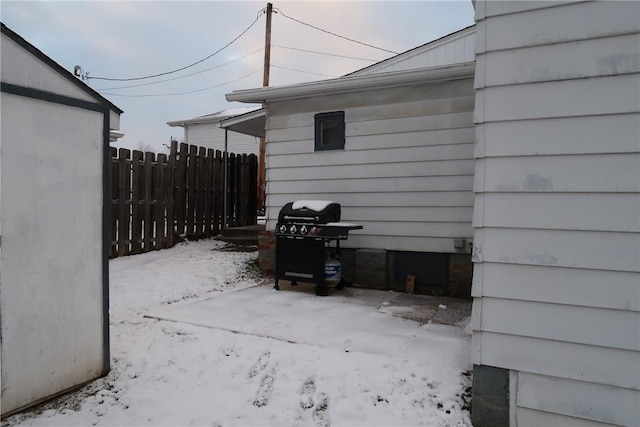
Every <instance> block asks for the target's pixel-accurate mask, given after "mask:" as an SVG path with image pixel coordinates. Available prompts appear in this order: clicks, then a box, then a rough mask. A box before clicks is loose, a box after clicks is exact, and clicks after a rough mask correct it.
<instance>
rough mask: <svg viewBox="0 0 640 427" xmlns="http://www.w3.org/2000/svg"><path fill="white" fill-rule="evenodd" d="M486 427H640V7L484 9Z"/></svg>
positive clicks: (478, 267)
mask: <svg viewBox="0 0 640 427" xmlns="http://www.w3.org/2000/svg"><path fill="white" fill-rule="evenodd" d="M475 12H476V21H477V39H476V55H477V56H476V76H475V89H476V102H475V112H474V122H475V123H476V142H477V144H476V147H475V154H474V155H475V158H476V172H475V182H474V192H475V208H474V219H473V224H474V228H475V232H474V235H475V237H474V255H473V257H474V264H475V269H474V273H473V291H472V292H473V297H474V300H473V316H472V325H473V341H472V348H473V350H472V361H473V363H474V385H473V391H474V397H473V413H472V421H473V424H474V426H475V427H486V426H491V427H502V426H518V427H534V426H535V427H540V426H581V427H586V426H589V427H595V426H627V427H632V426H634V427H637V426H639V425H640V3H639V2H637V1H634V2H626V1H620V2H609V1H594V2H582V1H572V2H556V1H553V2H537V1H531V2H525V1H519V2H496V1H486V2H484V1H477V2H475Z"/></svg>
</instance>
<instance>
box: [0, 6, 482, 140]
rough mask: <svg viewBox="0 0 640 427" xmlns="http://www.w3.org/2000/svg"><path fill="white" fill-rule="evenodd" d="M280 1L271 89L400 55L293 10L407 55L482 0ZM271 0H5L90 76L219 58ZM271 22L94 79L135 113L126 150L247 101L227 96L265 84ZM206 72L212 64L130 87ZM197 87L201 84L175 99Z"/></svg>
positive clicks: (39, 43)
mask: <svg viewBox="0 0 640 427" xmlns="http://www.w3.org/2000/svg"><path fill="white" fill-rule="evenodd" d="M272 3H273V7H274V9H275V10H276V11H280V12H282V13H280V14H278V13H276V14H274V15H273V22H272V40H271V42H272V44H273V45H275V46H278V47H273V48H272V53H271V63H272V65H273V68H272V69H271V79H270V85H271V86H278V85H286V84H293V83H300V82H305V81H313V80H322V79H327V78H331V77H338V76H340V75H344V74H346V73H349V72H351V71H354V70H357V69H359V68H363V67H366V66H368V65H371V64H373V63H374V62H376V61H379V60H382V59H386V58H388V57H390V56H393V54H390V53H388V52H384V51H381V50H376V49H373V48H370V47H366V46H362V45H359V44H356V43H352V42H349V41H346V40H343V39H340V38H338V37H335V36H332V35H329V34H326V33H323V32H321V31H318V30H315V29H313V28H310V27H308V26H305V25H302V24H300V23H298V22H295V21H293V20H291V19H287V18H286V17H285V16H283V14H284V15H287V16H289V17H291V18H295V19H297V20H300V21H303V22H306V23H308V24H311V25H314V26H316V27H320V28H322V29H324V30H327V31H331V32H334V33H336V34H339V35H342V36H346V37H349V38H352V39H355V40H358V41H362V42H365V43H368V44H371V45H375V46H378V47H381V48H384V49H387V50H390V51H394V52H404V51H406V50H409V49H412V48H414V47H416V46H419V45H421V44H424V43H427V42H429V41H431V40H434V39H437V38H439V37H442V36H444V35H446V34H449V33H452V32H454V31H457V30H459V29H462V28H464V27H467V26H469V25H472V24H473V5H472V3H471V0H459V1H453V0H449V1H413V2H406V1H350V2H347V1H314V2H303V1H272ZM266 4H267V2H266V1H264V2H255V1H232V2H230V1H198V2H175V1H127V2H121V1H102V2H98V1H72V2H60V1H45V2H30V1H29V2H27V1H6V0H2V1H1V2H0V19H1V20H2V22H3V23H4V24H5V25H7V26H8V27H9V28H11V29H12V30H13V31H15V32H17V33H18V34H20V35H21V36H22V37H23V38H25V39H26V40H27V41H29V42H30V43H32V44H33V45H35V46H36V47H37V48H38V49H40V50H41V51H42V52H44V53H45V54H46V55H48V56H50V57H51V58H53V59H54V60H55V61H56V62H58V63H59V64H60V65H62V66H63V67H64V68H66V69H67V70H69V71H73V68H74V66H75V65H80V66H81V67H82V69H83V70H84V71H85V72H87V73H89V77H109V78H132V77H140V76H147V75H151V74H157V73H162V72H166V71H170V70H173V69H176V68H180V67H183V66H185V65H189V64H191V63H193V62H195V61H198V60H200V59H202V58H204V57H206V56H208V55H210V54H211V53H213V52H215V51H217V50H218V49H220V48H222V47H224V46H225V45H226V44H227V43H229V42H230V41H232V40H233V39H234V38H235V37H237V36H238V35H239V34H240V33H241V32H242V31H244V30H245V29H246V28H247V27H249V25H250V24H251V23H252V22H253V21H254V20H255V19H256V17H257V16H258V15H259V12H260V11H261V10H262V9H264V8H265V7H266ZM265 24H266V19H265V15H264V14H261V15H260V16H259V18H258V20H257V22H256V23H255V24H254V25H253V27H251V29H249V30H248V31H247V32H246V33H245V34H244V35H243V36H242V37H240V38H239V39H238V40H237V41H236V42H235V43H233V44H232V45H231V46H229V47H227V48H226V49H224V50H222V51H221V52H220V53H218V54H217V55H215V56H213V57H211V58H210V59H207V60H206V61H203V62H202V63H200V64H198V65H196V66H194V67H192V68H189V69H187V70H184V71H182V72H179V73H175V74H170V75H166V76H163V77H159V78H154V79H149V80H142V81H130V82H113V81H103V80H98V79H91V80H88V84H89V85H90V86H91V87H92V88H94V89H96V90H98V91H99V92H101V93H102V94H103V95H104V96H105V97H106V98H107V99H109V100H110V101H112V102H113V103H114V104H116V105H117V106H119V107H120V108H122V109H123V110H124V114H123V116H122V120H121V131H122V132H124V133H125V137H124V138H123V139H122V140H121V141H120V142H119V143H118V144H116V146H126V147H128V148H132V149H137V148H138V146H139V145H140V144H149V145H151V146H152V147H154V149H156V150H161V149H162V144H163V143H168V142H169V140H170V138H171V137H172V136H173V137H174V138H177V139H178V140H181V139H182V137H183V131H182V128H172V127H169V126H168V125H167V124H166V122H167V121H170V120H178V119H187V118H191V117H195V116H201V115H205V114H210V113H214V112H216V111H219V110H224V109H228V108H237V107H239V106H243V104H237V103H228V102H227V101H226V100H225V98H224V94H225V93H229V92H231V91H233V90H238V89H248V88H255V87H260V86H262V63H263V59H264V50H263V48H264V33H265ZM290 48H295V49H304V50H312V51H317V52H325V53H332V54H337V55H344V56H351V57H356V58H363V59H368V61H367V60H362V59H349V58H340V57H334V56H327V55H319V54H314V53H308V52H302V51H299V50H293V49H290ZM230 61H234V62H232V63H229V62H230ZM227 63H228V64H227ZM214 67H215V68H214ZM281 67H284V68H281ZM291 69H293V70H300V71H293V70H291ZM204 70H208V71H204ZM199 71H203V72H201V73H198V74H196V75H192V76H188V77H184V78H180V79H175V80H171V81H167V82H162V83H157V84H151V85H145V86H138V87H129V88H122V87H123V86H132V85H139V84H143V83H152V82H157V81H159V80H167V79H172V78H175V77H179V76H184V75H186V74H192V73H197V72H199ZM302 71H304V72H302ZM312 73H315V74H312ZM189 91H198V92H194V93H191V94H183V95H163V94H174V93H181V92H189ZM125 95H126V96H125ZM140 95H154V96H140ZM155 95H162V96H155Z"/></svg>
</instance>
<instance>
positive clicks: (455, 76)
mask: <svg viewBox="0 0 640 427" xmlns="http://www.w3.org/2000/svg"><path fill="white" fill-rule="evenodd" d="M474 72H475V61H473V62H465V63H463V64H455V65H446V66H442V67H432V68H421V69H418V70H409V71H399V72H398V71H396V72H389V73H380V74H366V75H363V76H349V77H339V78H337V79H330V80H319V81H315V82H308V83H300V84H296V85H288V86H270V87H262V88H256V89H244V90H237V91H233V92H231V93H228V94H226V95H225V97H226V99H227V101H238V102H245V103H259V102H269V101H283V100H289V99H297V98H304V97H307V96H314V95H332V94H337V93H347V92H359V91H363V90H367V89H373V88H380V87H395V86H409V85H413V84H417V83H430V84H433V83H437V82H444V81H449V80H459V79H463V78H468V77H473V75H474Z"/></svg>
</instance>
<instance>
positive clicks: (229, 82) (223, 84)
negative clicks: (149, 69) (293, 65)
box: [100, 67, 262, 98]
mask: <svg viewBox="0 0 640 427" xmlns="http://www.w3.org/2000/svg"><path fill="white" fill-rule="evenodd" d="M258 71H262V67H260V68H258V69H256V70H253V71H252V72H250V73H249V74H245V75H244V76H242V77H239V78H237V79H235V80H231V81H228V82H226V83H220V84H218V85H215V86H209V87H205V88H202V89H196V90H190V91H188V92H174V93H154V94H148V95H124V94H121V93H109V92H100V93H101V94H102V95H111V96H122V97H125V98H147V97H152V96H176V95H188V94H191V93H197V92H204V91H205V90H210V89H215V88H217V87H221V86H226V85H228V84H231V83H235V82H238V81H240V80H242V79H246V78H247V77H249V76H251V75H253V74H255V73H257V72H258Z"/></svg>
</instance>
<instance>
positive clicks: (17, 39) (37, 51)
mask: <svg viewBox="0 0 640 427" xmlns="http://www.w3.org/2000/svg"><path fill="white" fill-rule="evenodd" d="M0 26H1V27H2V34H4V35H6V36H7V37H9V38H10V39H11V40H13V41H14V42H15V43H17V44H18V45H19V46H21V47H22V48H24V49H25V50H26V51H28V52H29V53H31V54H32V55H33V56H35V57H36V58H38V59H39V60H40V61H42V62H44V63H45V64H47V65H48V66H49V67H50V68H52V69H53V70H55V71H56V72H57V73H58V74H60V75H61V76H63V77H64V78H66V79H67V80H68V81H70V82H71V83H73V84H74V85H76V86H77V87H79V88H80V89H82V90H83V91H85V92H86V93H88V94H89V95H91V96H92V97H93V98H95V99H96V101H97V102H98V103H100V104H105V105H107V106H108V107H109V109H111V110H112V111H113V112H115V113H117V114H122V113H123V111H122V110H121V109H120V108H118V107H117V106H116V105H114V104H113V103H112V102H111V101H109V100H108V99H107V98H105V97H103V96H102V95H100V94H99V93H98V92H96V91H95V90H94V89H92V88H91V87H89V86H88V85H87V84H85V83H84V82H82V81H81V80H80V79H78V78H77V77H76V76H74V75H73V73H71V72H69V71H67V70H66V69H65V68H64V67H63V66H61V65H60V64H58V63H57V62H56V61H54V60H53V59H51V58H50V57H48V56H47V55H45V54H44V53H43V52H42V51H41V50H40V49H38V48H37V47H35V46H34V45H32V44H31V43H29V42H28V41H26V40H25V39H23V38H22V37H21V36H20V35H18V34H17V33H16V32H14V31H13V30H11V29H10V28H9V27H7V26H6V25H5V24H4V23H2V22H0Z"/></svg>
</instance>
